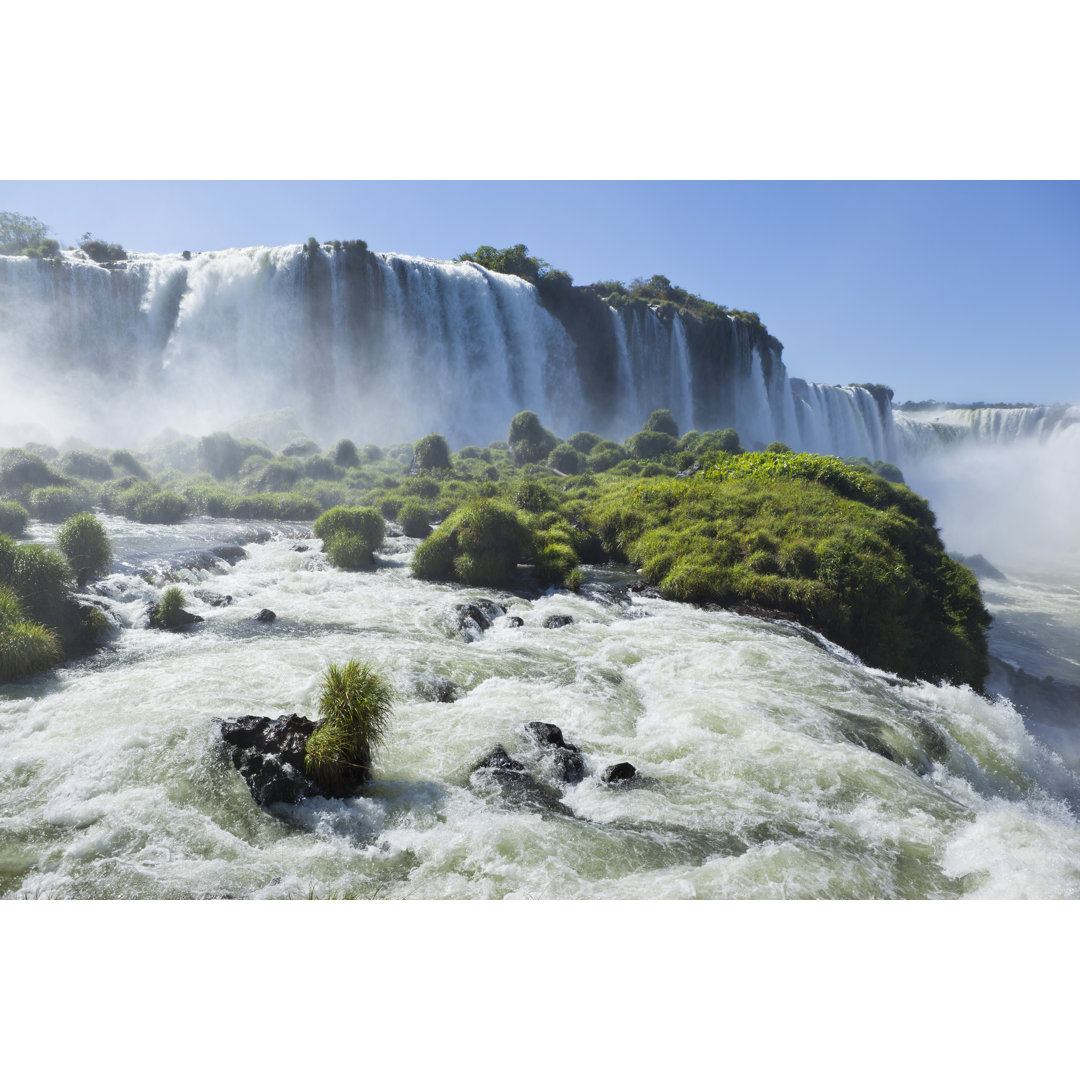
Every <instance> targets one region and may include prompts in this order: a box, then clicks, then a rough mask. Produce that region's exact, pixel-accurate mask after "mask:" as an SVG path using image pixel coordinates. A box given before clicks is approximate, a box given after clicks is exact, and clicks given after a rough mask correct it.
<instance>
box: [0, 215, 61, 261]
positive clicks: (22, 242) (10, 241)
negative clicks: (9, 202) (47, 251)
mask: <svg viewBox="0 0 1080 1080" xmlns="http://www.w3.org/2000/svg"><path fill="white" fill-rule="evenodd" d="M48 231H49V227H48V225H44V224H42V223H41V222H40V221H38V219H37V218H33V217H30V216H29V215H27V214H16V213H14V212H13V211H10V210H0V255H21V254H23V251H24V250H25V249H26V248H35V249H40V247H41V245H42V243H43V242H45V237H46V234H47V233H48ZM53 243H55V241H53Z"/></svg>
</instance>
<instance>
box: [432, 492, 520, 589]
mask: <svg viewBox="0 0 1080 1080" xmlns="http://www.w3.org/2000/svg"><path fill="white" fill-rule="evenodd" d="M532 548H533V538H532V535H531V533H530V531H529V529H528V527H527V526H526V525H525V523H524V522H523V521H522V520H521V519H520V518H519V517H518V515H517V513H516V512H515V511H514V510H513V508H512V507H510V506H506V505H505V504H503V503H499V502H495V501H494V500H492V499H484V498H480V499H476V500H475V501H474V502H471V503H469V504H468V505H467V506H464V507H462V508H461V509H460V510H457V511H455V512H454V513H453V514H451V515H450V516H449V517H448V518H447V519H446V520H445V521H444V522H443V523H442V524H441V525H440V526H439V527H438V528H437V529H436V530H435V531H434V532H433V533H432V534H431V536H429V537H428V538H427V539H426V540H425V541H424V542H423V543H422V544H421V545H420V546H419V547H418V548H417V549H416V552H415V553H414V554H413V560H412V571H413V574H415V575H416V577H419V578H428V579H434V580H439V581H461V582H464V583H465V584H466V585H498V584H500V583H502V582H505V581H508V580H509V579H510V578H511V577H512V576H513V574H514V572H515V570H516V569H517V564H518V563H519V562H520V561H522V560H523V559H525V558H528V557H529V556H531V553H532Z"/></svg>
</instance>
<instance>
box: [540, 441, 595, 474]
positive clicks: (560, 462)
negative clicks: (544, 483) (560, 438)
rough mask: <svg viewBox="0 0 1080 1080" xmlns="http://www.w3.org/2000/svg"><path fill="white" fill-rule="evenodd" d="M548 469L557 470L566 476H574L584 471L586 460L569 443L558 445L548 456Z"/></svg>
mask: <svg viewBox="0 0 1080 1080" xmlns="http://www.w3.org/2000/svg"><path fill="white" fill-rule="evenodd" d="M547 463H548V468H550V469H558V471H559V472H561V473H566V474H567V475H568V476H576V475H577V474H578V473H581V472H584V471H585V469H586V458H585V455H584V454H583V453H582V452H581V451H580V450H575V449H574V448H573V447H572V446H571V445H570V444H569V443H559V445H558V446H556V447H555V449H554V450H552V451H551V453H550V454H548V459H547Z"/></svg>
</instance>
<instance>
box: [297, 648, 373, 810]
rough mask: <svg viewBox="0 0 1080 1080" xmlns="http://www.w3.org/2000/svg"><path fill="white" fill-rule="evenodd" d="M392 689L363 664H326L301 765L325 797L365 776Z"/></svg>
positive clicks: (349, 789) (340, 793)
mask: <svg viewBox="0 0 1080 1080" xmlns="http://www.w3.org/2000/svg"><path fill="white" fill-rule="evenodd" d="M392 699H393V695H392V692H391V689H390V684H389V683H388V682H387V681H386V679H385V678H383V676H381V675H380V674H379V673H378V672H376V671H373V670H372V669H371V668H370V667H369V666H368V665H367V664H360V663H358V662H357V661H356V660H350V661H349V662H348V663H346V664H342V665H341V666H338V665H337V664H331V665H330V666H329V667H328V668H327V669H326V672H325V673H324V675H323V684H322V694H321V696H320V697H319V726H318V727H317V728H316V729H315V730H314V731H313V732H312V733H311V735H310V736H308V740H307V746H306V749H305V754H304V768H305V770H306V772H307V774H308V776H310V777H312V778H313V779H314V780H315V781H316V782H317V783H318V785H319V787H320V788H322V790H323V791H324V792H326V794H327V795H328V796H330V797H331V798H344V797H346V796H349V795H351V794H352V793H353V792H354V791H355V790H356V788H357V786H358V785H359V784H361V783H363V782H364V781H366V780H367V779H368V775H369V770H370V766H371V753H372V751H373V750H374V749H375V748H376V747H377V746H379V745H380V744H381V743H382V742H384V741H385V739H386V735H387V731H388V729H389V725H390V706H391V702H392Z"/></svg>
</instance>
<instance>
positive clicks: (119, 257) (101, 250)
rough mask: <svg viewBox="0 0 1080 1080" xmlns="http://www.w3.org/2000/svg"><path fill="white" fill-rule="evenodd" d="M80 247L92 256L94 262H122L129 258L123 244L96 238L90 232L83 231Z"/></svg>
mask: <svg viewBox="0 0 1080 1080" xmlns="http://www.w3.org/2000/svg"><path fill="white" fill-rule="evenodd" d="M79 247H81V248H82V249H83V251H85V252H86V254H87V255H89V256H90V258H91V259H93V260H94V262H99V263H104V262H121V261H123V260H124V259H126V258H127V252H126V251H125V250H124V248H123V245H122V244H110V243H109V242H108V241H106V240H95V239H94V237H92V236H91V235H90V234H89V233H83V236H82V242H81V243H80V244H79Z"/></svg>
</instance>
